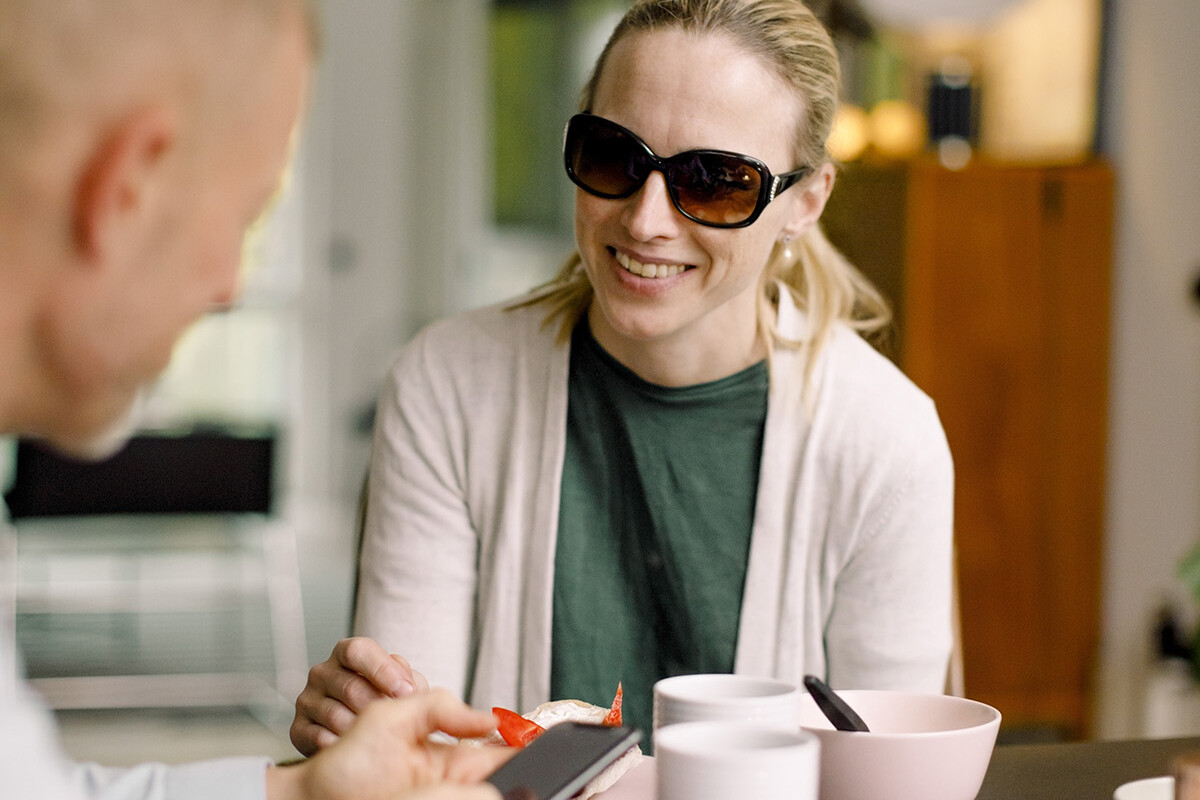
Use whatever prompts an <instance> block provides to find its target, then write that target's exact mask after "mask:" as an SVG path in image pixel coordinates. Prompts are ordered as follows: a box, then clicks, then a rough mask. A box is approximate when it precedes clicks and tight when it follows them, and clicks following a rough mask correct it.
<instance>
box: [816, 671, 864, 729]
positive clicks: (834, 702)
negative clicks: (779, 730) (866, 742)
mask: <svg viewBox="0 0 1200 800" xmlns="http://www.w3.org/2000/svg"><path fill="white" fill-rule="evenodd" d="M804 688H805V689H808V693H809V694H811V695H812V696H813V699H814V700H816V701H817V707H818V708H820V709H821V713H822V714H824V715H825V716H826V717H827V718H828V719H829V721H830V722H832V723H833V727H835V728H837V729H838V730H839V731H860V732H864V733H865V732H867V731H869V730H870V729H869V728H868V727H867V723H865V722H863V721H862V717H860V716H859V715H858V714H857V713H855V711H854V709H853V708H851V707H850V706H848V705H846V701H845V700H843V699H842V698H840V697H838V696H837V694H836V693H835V692H834V691H833V689H830V688H829V685H828V684H826V683H825V681H823V680H821V679H820V678H818V677H817V676H816V675H805V676H804Z"/></svg>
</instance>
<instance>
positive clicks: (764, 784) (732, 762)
mask: <svg viewBox="0 0 1200 800" xmlns="http://www.w3.org/2000/svg"><path fill="white" fill-rule="evenodd" d="M820 747H821V745H820V743H819V742H818V741H817V738H816V737H815V736H813V735H812V734H811V733H808V732H807V731H802V730H799V729H797V730H794V731H785V730H782V729H780V728H777V727H773V726H770V725H762V724H758V723H753V722H684V723H679V724H676V725H669V726H667V727H664V728H659V729H658V730H656V731H655V732H654V762H655V763H654V767H655V771H656V772H657V774H658V778H657V780H658V795H657V797H658V800H730V798H737V800H817V787H818V785H819V783H820V781H819V772H820V764H821V761H820Z"/></svg>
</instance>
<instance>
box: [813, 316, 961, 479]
mask: <svg viewBox="0 0 1200 800" xmlns="http://www.w3.org/2000/svg"><path fill="white" fill-rule="evenodd" d="M821 362H822V363H821V364H820V366H819V368H818V369H817V370H815V374H814V375H813V380H815V381H817V385H816V387H815V390H816V404H815V407H814V408H813V411H812V424H813V425H814V426H819V427H820V428H821V429H822V430H823V431H824V435H825V436H826V437H827V440H828V441H830V442H831V443H832V442H837V443H838V447H836V448H833V449H834V450H836V451H838V452H840V453H841V455H842V456H851V455H852V454H853V453H859V454H860V455H862V457H863V458H864V459H868V460H871V461H879V460H886V459H887V458H888V457H889V454H890V455H894V456H896V457H898V458H900V459H901V460H903V461H909V460H911V459H912V458H914V457H918V458H919V457H920V456H921V454H925V455H926V456H930V457H936V458H939V459H940V458H942V457H943V455H945V454H948V448H947V446H946V439H945V432H944V431H943V429H942V424H941V420H940V419H939V418H938V413H937V408H936V406H935V404H934V401H933V399H932V398H931V397H930V396H929V395H928V394H927V393H926V392H924V391H923V390H922V389H921V388H920V387H919V386H917V384H916V383H914V382H913V381H912V380H911V379H910V378H909V377H908V376H907V375H906V374H905V373H904V372H903V370H901V369H900V367H898V366H897V365H896V364H895V363H894V362H893V361H892V360H890V359H889V358H888V357H886V356H884V355H883V354H882V353H880V352H879V351H878V350H876V349H875V348H874V347H872V346H871V344H869V343H868V342H867V341H865V340H864V339H863V338H862V337H861V336H860V335H859V334H858V333H857V332H855V331H854V330H851V329H850V328H849V327H847V326H845V325H838V326H837V327H836V328H835V330H834V332H833V335H832V336H831V337H830V339H829V341H828V342H827V344H826V347H825V349H824V352H823V353H822V354H821Z"/></svg>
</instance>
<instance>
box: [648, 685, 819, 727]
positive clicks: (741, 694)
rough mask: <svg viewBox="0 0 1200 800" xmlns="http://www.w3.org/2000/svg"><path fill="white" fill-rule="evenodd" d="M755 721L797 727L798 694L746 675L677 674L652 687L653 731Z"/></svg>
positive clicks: (792, 689) (789, 687)
mask: <svg viewBox="0 0 1200 800" xmlns="http://www.w3.org/2000/svg"><path fill="white" fill-rule="evenodd" d="M710 720H712V721H717V720H726V721H731V722H734V721H736V722H758V723H762V724H765V725H774V726H777V727H780V728H785V729H787V730H790V731H792V730H798V729H799V727H800V692H799V691H798V690H797V689H796V687H795V686H793V685H792V684H790V683H787V682H785V681H779V680H775V679H773V678H756V677H753V676H750V675H729V674H714V675H678V676H676V677H674V678H663V679H662V680H660V681H659V682H658V683H656V684H654V730H656V731H657V730H658V729H659V728H662V727H664V726H667V725H676V724H678V723H681V722H704V721H710Z"/></svg>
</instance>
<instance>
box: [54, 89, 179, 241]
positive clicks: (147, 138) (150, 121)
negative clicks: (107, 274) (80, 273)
mask: <svg viewBox="0 0 1200 800" xmlns="http://www.w3.org/2000/svg"><path fill="white" fill-rule="evenodd" d="M177 135H178V126H177V124H176V122H175V119H174V118H173V117H172V116H171V115H170V114H168V113H167V112H166V111H165V110H164V109H162V108H159V107H150V108H146V109H142V110H140V111H137V112H135V113H133V114H130V115H129V116H127V117H125V118H123V119H121V120H120V121H119V122H118V123H117V124H116V125H115V126H112V127H110V128H109V130H108V131H107V132H106V135H104V136H101V137H98V138H97V139H96V144H95V146H94V147H93V149H92V151H91V155H90V156H89V157H88V158H87V160H86V161H85V162H84V164H83V167H82V169H81V171H80V178H79V181H78V182H77V188H76V193H75V208H74V228H75V241H76V245H77V247H78V249H79V251H80V253H81V254H82V255H83V257H84V259H85V260H86V261H90V262H98V261H103V260H106V259H108V258H110V257H111V256H112V255H113V251H114V250H115V249H117V248H119V247H120V246H121V244H122V243H123V242H125V241H127V240H128V239H129V237H130V236H131V235H134V234H136V232H137V228H138V227H139V226H140V225H142V224H144V222H145V219H146V211H147V209H148V205H149V204H150V203H152V202H154V201H155V199H156V194H155V191H154V190H155V186H156V181H157V180H158V179H159V177H160V176H161V170H162V167H163V163H164V157H165V156H166V154H167V153H168V152H169V151H170V150H171V147H172V146H173V145H174V143H175V141H176V137H177Z"/></svg>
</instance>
